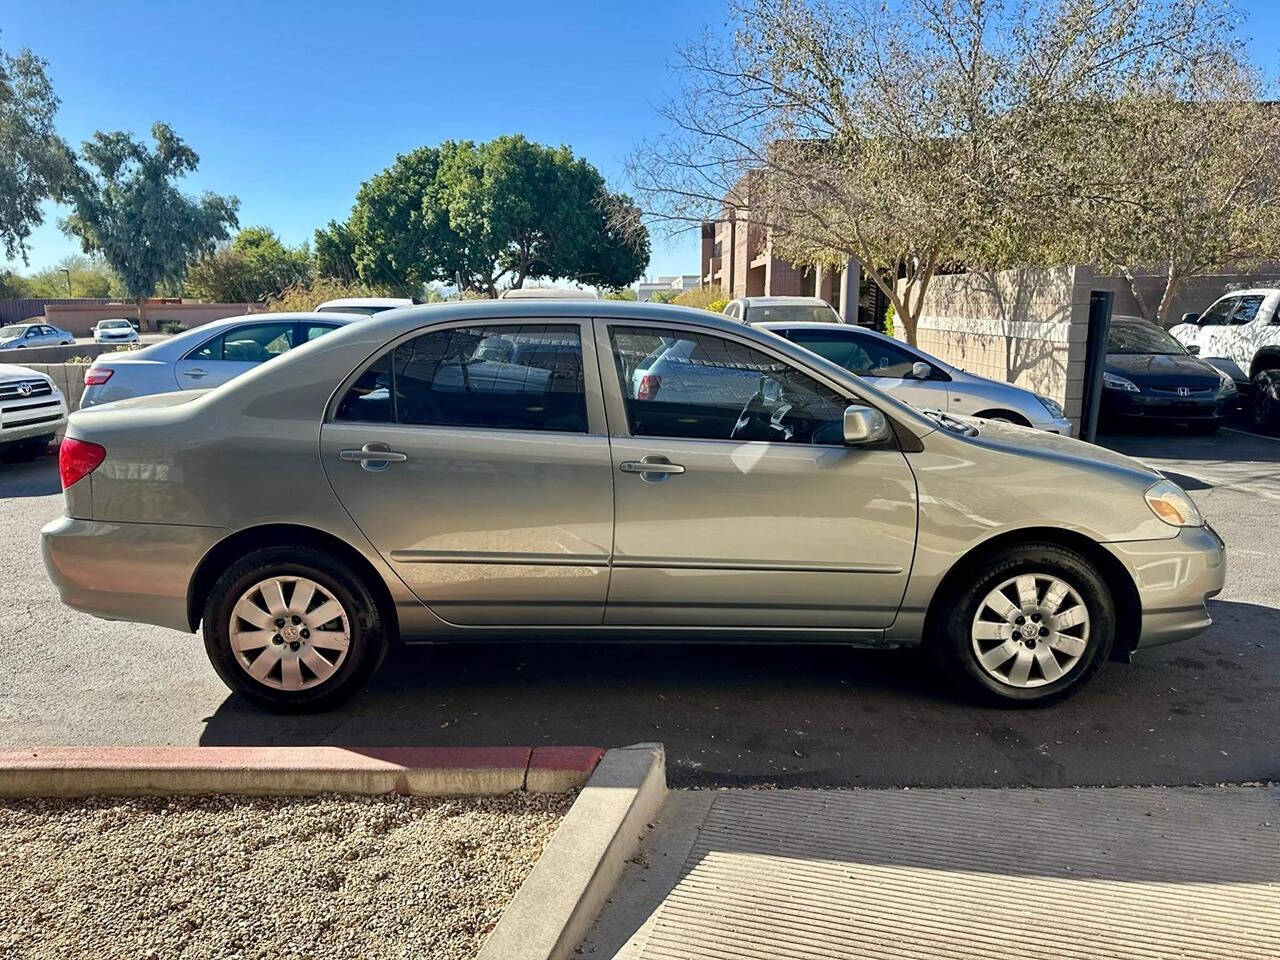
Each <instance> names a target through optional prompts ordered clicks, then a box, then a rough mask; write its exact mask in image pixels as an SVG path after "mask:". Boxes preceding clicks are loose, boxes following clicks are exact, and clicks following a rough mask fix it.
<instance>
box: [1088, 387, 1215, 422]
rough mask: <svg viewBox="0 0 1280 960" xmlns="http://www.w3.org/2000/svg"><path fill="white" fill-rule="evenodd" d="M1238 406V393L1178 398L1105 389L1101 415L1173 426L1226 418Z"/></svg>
mask: <svg viewBox="0 0 1280 960" xmlns="http://www.w3.org/2000/svg"><path fill="white" fill-rule="evenodd" d="M1239 404H1240V398H1239V395H1238V394H1235V395H1232V396H1229V397H1191V398H1187V399H1179V398H1177V397H1170V396H1163V395H1152V394H1146V393H1130V392H1128V391H1125V390H1104V391H1103V394H1102V415H1103V416H1104V417H1125V418H1134V419H1142V420H1164V421H1169V422H1173V423H1180V422H1197V421H1199V422H1207V421H1220V420H1227V419H1229V418H1230V417H1231V416H1232V415H1233V414H1234V413H1235V411H1236V408H1237V407H1238V406H1239Z"/></svg>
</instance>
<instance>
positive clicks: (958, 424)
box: [921, 410, 978, 437]
mask: <svg viewBox="0 0 1280 960" xmlns="http://www.w3.org/2000/svg"><path fill="white" fill-rule="evenodd" d="M921 413H923V414H924V415H925V416H926V417H928V418H929V419H931V420H936V421H937V422H938V426H940V427H942V428H943V429H944V430H950V431H951V432H952V433H958V434H960V435H961V436H963V437H976V436H977V435H978V428H977V427H975V426H974V425H973V424H971V423H965V422H964V421H963V420H958V419H956V418H955V417H953V416H951V414H949V413H944V412H943V411H941V410H922V411H921Z"/></svg>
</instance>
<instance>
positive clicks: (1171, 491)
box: [1143, 480, 1204, 527]
mask: <svg viewBox="0 0 1280 960" xmlns="http://www.w3.org/2000/svg"><path fill="white" fill-rule="evenodd" d="M1143 496H1144V497H1146V500H1147V506H1148V507H1150V508H1151V512H1152V513H1154V514H1155V515H1156V516H1157V517H1159V518H1160V519H1161V520H1163V521H1164V522H1165V523H1167V524H1169V526H1171V527H1203V526H1204V518H1203V517H1201V516H1200V511H1199V510H1197V509H1196V505H1195V503H1194V502H1193V501H1192V499H1191V498H1190V497H1189V496H1187V494H1186V491H1185V490H1183V489H1182V488H1181V487H1180V486H1178V485H1177V484H1176V483H1174V482H1173V481H1171V480H1161V481H1159V482H1158V483H1153V484H1152V485H1151V486H1150V487H1148V488H1147V492H1146V493H1145V494H1143Z"/></svg>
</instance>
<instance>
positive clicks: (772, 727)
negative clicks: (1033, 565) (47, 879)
mask: <svg viewBox="0 0 1280 960" xmlns="http://www.w3.org/2000/svg"><path fill="white" fill-rule="evenodd" d="M1105 442H1106V443H1107V444H1108V445H1110V446H1113V447H1115V448H1116V449H1119V450H1122V451H1124V452H1127V453H1131V454H1133V455H1135V456H1138V457H1140V458H1142V459H1145V460H1148V461H1149V462H1152V463H1154V464H1155V465H1156V466H1159V467H1161V468H1162V469H1166V470H1168V471H1169V473H1170V474H1171V475H1172V476H1173V477H1174V478H1175V479H1177V480H1178V482H1180V483H1182V484H1183V485H1184V486H1185V487H1186V488H1187V489H1188V490H1190V491H1191V493H1192V495H1193V496H1194V497H1195V498H1196V500H1197V502H1198V503H1199V505H1200V507H1201V509H1202V511H1203V512H1204V513H1205V514H1206V516H1207V517H1208V518H1209V519H1210V521H1211V522H1212V523H1213V524H1214V526H1215V527H1216V528H1217V529H1218V531H1219V532H1220V533H1221V534H1222V536H1223V538H1224V539H1225V540H1226V542H1227V544H1228V548H1229V551H1230V553H1229V556H1230V575H1229V579H1228V583H1227V587H1226V590H1225V591H1224V592H1223V593H1222V595H1221V596H1220V597H1219V598H1218V599H1217V600H1215V601H1212V603H1211V609H1212V613H1213V616H1214V619H1215V623H1214V625H1213V627H1212V628H1211V629H1210V630H1209V631H1208V632H1206V633H1205V634H1204V635H1203V636H1201V637H1199V638H1197V639H1195V640H1191V641H1188V642H1185V643H1181V644H1175V645H1171V646H1167V647H1162V648H1157V649H1154V650H1151V651H1148V652H1143V653H1142V654H1140V655H1139V656H1138V658H1137V659H1136V660H1135V662H1134V663H1133V664H1132V665H1122V664H1106V665H1104V666H1103V668H1102V669H1101V670H1100V671H1099V672H1098V674H1097V675H1096V676H1095V677H1094V678H1093V680H1092V681H1091V683H1090V684H1089V685H1088V686H1087V687H1086V688H1085V689H1084V690H1083V691H1081V692H1080V694H1078V695H1077V696H1075V697H1073V698H1071V699H1070V700H1068V701H1067V702H1065V703H1062V704H1059V705H1057V706H1054V707H1050V708H1047V709H1040V710H1030V711H1013V710H999V709H990V708H978V707H975V706H973V705H971V704H969V703H966V702H964V701H962V700H959V699H957V698H956V697H955V696H954V695H953V694H952V692H951V691H950V690H948V689H945V688H944V687H942V686H941V685H940V684H939V683H938V682H937V681H936V680H934V679H933V677H932V675H931V674H930V673H929V672H928V671H927V670H926V669H925V665H924V663H923V662H922V659H921V658H920V657H919V656H918V655H917V654H915V653H914V652H911V651H894V652H869V651H852V650H847V649H841V648H833V647H805V646H798V645H779V646H771V647H759V646H756V647H748V646H743V647H733V646H653V645H640V644H625V645H603V644H591V645H569V644H531V643H515V642H512V643H508V644H503V645H490V646H480V645H459V646H453V647H428V648H414V649H409V650H406V651H403V652H400V653H396V654H393V655H392V657H390V658H389V659H388V662H387V663H386V664H385V666H384V667H383V669H382V671H381V673H380V674H379V676H378V677H377V678H376V679H375V681H374V682H373V684H372V685H371V686H370V687H369V688H368V689H367V690H366V691H364V692H363V693H362V694H360V695H359V696H357V697H356V699H355V700H353V701H352V702H350V703H349V704H347V705H346V706H344V707H343V708H342V709H339V710H336V711H333V712H330V713H325V714H320V715H313V716H304V717H279V716H275V715H272V714H269V713H265V712H263V711H261V710H258V709H257V708H255V707H252V706H250V705H249V704H247V703H246V702H245V701H243V700H242V699H240V698H239V697H234V696H231V695H229V694H228V693H227V691H226V689H225V688H224V687H223V686H222V685H221V683H220V682H219V681H218V680H217V678H216V677H215V675H214V673H213V670H212V668H210V667H209V665H208V663H207V662H206V660H205V655H204V649H203V644H202V642H201V640H200V638H199V637H197V636H193V635H186V634H182V633H177V632H174V631H170V630H164V629H160V628H155V627H145V626H137V625H133V624H125V623H108V622H104V621H99V620H95V619H93V618H91V617H88V616H85V615H83V614H79V613H76V612H75V611H72V610H69V609H67V608H65V607H63V606H62V605H61V604H60V603H59V602H58V599H57V595H56V593H55V591H54V590H53V588H52V586H51V585H50V584H49V582H48V581H47V580H46V578H45V575H44V570H43V567H42V565H41V562H40V555H39V553H40V552H39V543H38V533H39V529H40V527H41V526H42V525H43V524H44V523H45V522H47V521H48V520H50V519H52V518H53V517H55V516H57V515H58V514H59V513H60V512H61V510H62V501H61V496H60V494H59V492H58V480H57V469H56V464H55V462H54V459H53V457H51V456H50V457H44V458H42V459H40V460H38V461H35V462H32V463H0V530H2V531H3V550H2V551H0V745H5V746H22V745H54V744H94V743H100V744H160V743H170V744H338V745H407V744H413V745H442V746H455V745H502V744H527V743H535V744H536V743H557V744H597V745H616V744H626V743H635V742H638V741H648V740H660V741H663V742H664V743H665V744H666V747H667V757H668V776H669V778H670V780H671V782H672V784H673V785H676V786H705V787H711V786H742V785H751V786H754V785H777V786H786V787H798V786H807V787H847V786H867V787H889V786H964V787H977V786H1022V785H1034V786H1072V785H1145V784H1161V785H1186V784H1200V783H1221V782H1231V783H1242V782H1243V783H1247V782H1253V781H1267V780H1280V586H1277V582H1276V571H1277V569H1278V568H1277V566H1276V557H1277V556H1278V555H1280V524H1278V523H1277V522H1276V521H1277V519H1280V478H1278V477H1277V474H1278V472H1280V441H1276V440H1272V439H1266V438H1260V437H1252V436H1248V435H1246V434H1241V433H1235V432H1222V433H1219V434H1218V435H1216V436H1211V437H1203V436H1189V435H1186V434H1183V433H1180V432H1176V431H1171V432H1169V433H1166V434H1164V435H1162V436H1158V437H1145V436H1136V435H1134V436H1120V437H1109V438H1106V440H1105Z"/></svg>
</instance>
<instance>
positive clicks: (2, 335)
mask: <svg viewBox="0 0 1280 960" xmlns="http://www.w3.org/2000/svg"><path fill="white" fill-rule="evenodd" d="M26 330H27V328H26V327H0V340H8V339H9V338H10V337H20V336H22V335H23V334H24V333H26Z"/></svg>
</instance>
